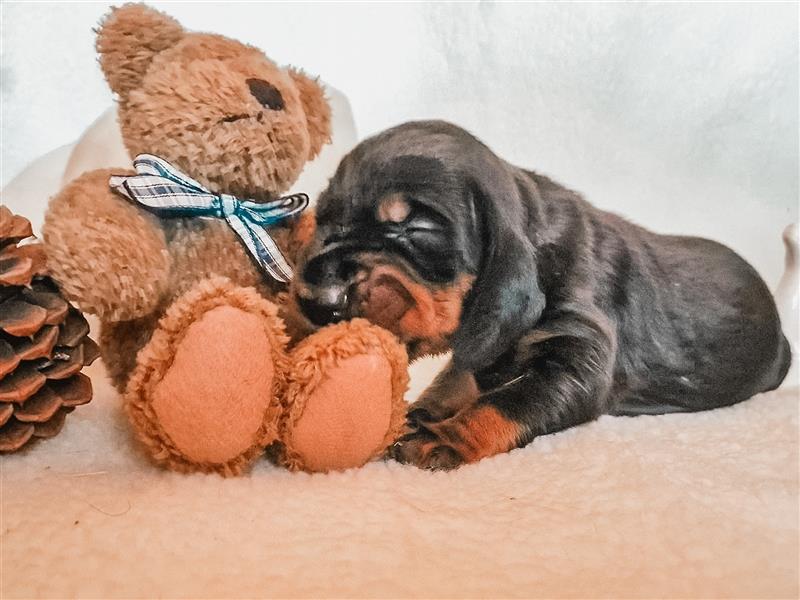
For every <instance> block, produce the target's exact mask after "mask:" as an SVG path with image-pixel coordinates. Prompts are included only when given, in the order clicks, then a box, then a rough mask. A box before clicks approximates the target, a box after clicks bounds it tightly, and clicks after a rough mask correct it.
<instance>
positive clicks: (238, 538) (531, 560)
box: [0, 363, 798, 598]
mask: <svg viewBox="0 0 800 600" xmlns="http://www.w3.org/2000/svg"><path fill="white" fill-rule="evenodd" d="M102 369H103V367H102V364H99V363H97V364H95V365H94V366H93V367H92V368H91V369H90V373H91V374H92V375H93V378H94V379H95V382H96V397H95V400H94V401H93V402H92V404H90V405H88V406H85V407H81V408H79V409H78V410H77V411H76V412H75V413H73V414H71V415H69V417H68V419H67V424H66V427H65V430H64V431H63V432H62V433H61V434H60V435H59V436H58V437H57V438H55V439H53V440H51V441H49V442H47V443H42V444H37V445H36V446H35V447H34V448H32V449H30V450H29V451H27V452H26V453H24V454H21V455H15V456H10V457H6V458H4V459H2V506H1V508H2V526H1V528H0V531H1V532H2V558H1V559H0V565H1V566H2V582H1V583H0V597H3V598H17V597H59V598H61V597H80V598H100V597H103V598H117V597H120V598H122V597H126V598H130V597H143V596H147V597H156V596H158V597H226V598H233V597H259V596H293V597H312V596H313V597H320V596H339V597H342V596H347V597H352V596H370V597H387V596H394V597H397V596H403V597H409V596H417V597H419V596H427V597H431V596H450V597H500V596H506V597H512V596H513V597H583V598H594V597H746V598H754V597H785V598H788V597H797V595H798V419H797V417H798V392H797V389H796V388H795V389H790V390H787V391H782V392H775V393H771V394H766V395H762V396H760V397H757V398H755V399H753V400H751V401H748V402H746V403H743V404H740V405H738V406H735V407H733V408H729V409H722V410H718V411H715V412H711V413H701V414H695V415H672V416H661V417H639V418H636V419H624V418H616V419H615V418H611V417H605V418H603V419H601V420H600V421H598V422H596V423H593V424H590V425H587V426H584V427H580V428H577V429H573V430H569V431H566V432H563V433H560V434H556V435H552V436H549V437H545V438H540V439H539V440H537V441H536V442H535V443H534V444H532V445H531V446H529V447H527V448H525V449H522V450H518V451H515V452H512V453H510V454H507V455H502V456H498V457H495V458H492V459H489V460H485V461H483V462H481V463H479V464H477V465H473V466H467V467H464V468H462V469H460V470H458V471H456V472H452V473H427V472H422V471H418V470H415V469H414V468H412V467H404V466H401V465H398V464H394V463H373V464H370V465H368V466H367V467H365V468H362V469H360V470H355V471H350V472H346V473H338V474H330V475H307V474H303V473H289V472H287V471H285V470H283V469H280V468H277V467H272V466H270V465H269V464H267V463H262V464H260V465H259V466H258V467H257V468H256V470H255V471H254V472H253V473H252V474H251V475H250V476H246V477H243V478H239V479H227V480H226V479H222V478H220V477H218V476H215V475H211V476H203V475H192V476H186V475H179V474H172V473H166V472H163V471H160V470H158V469H156V468H153V467H151V466H150V465H149V464H148V463H147V462H146V461H145V460H144V459H143V457H142V455H141V454H139V453H138V452H137V451H136V449H135V448H134V447H133V445H132V440H131V435H130V431H129V428H128V427H127V423H126V422H125V421H124V418H123V414H122V410H121V407H120V402H119V399H118V397H117V396H116V394H115V393H114V392H113V391H112V390H111V388H110V387H109V386H108V385H107V384H106V383H104V381H103V372H102ZM417 379H418V380H419V377H418V378H417ZM416 383H418V385H417V386H415V387H416V388H418V387H419V381H417V382H416Z"/></svg>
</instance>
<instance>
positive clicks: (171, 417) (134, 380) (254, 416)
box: [125, 278, 287, 475]
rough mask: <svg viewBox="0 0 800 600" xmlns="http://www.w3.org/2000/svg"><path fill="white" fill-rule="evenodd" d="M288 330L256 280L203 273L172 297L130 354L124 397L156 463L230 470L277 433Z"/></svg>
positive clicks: (251, 457) (242, 464)
mask: <svg viewBox="0 0 800 600" xmlns="http://www.w3.org/2000/svg"><path fill="white" fill-rule="evenodd" d="M286 343H287V338H286V335H285V333H284V330H283V322H282V320H281V319H280V317H278V316H277V307H276V306H275V305H274V304H273V303H272V302H269V301H268V300H266V299H264V297H263V296H261V295H260V294H258V292H256V290H254V289H253V288H242V287H238V286H236V285H234V284H233V283H232V282H231V281H230V280H228V279H225V278H212V279H208V280H204V281H202V282H201V283H199V284H198V285H197V286H195V287H194V288H193V289H191V290H190V291H189V292H187V293H186V294H184V295H183V296H181V297H179V298H178V299H177V300H176V301H175V302H174V303H173V304H172V305H171V306H170V308H169V309H168V310H167V312H166V314H165V315H164V317H163V318H162V319H161V321H160V322H159V325H158V328H157V329H156V330H155V332H154V333H153V336H152V338H151V339H150V341H149V342H148V343H147V345H146V346H145V347H144V348H142V350H141V351H140V352H139V355H138V357H137V366H136V369H135V370H134V372H133V375H132V376H131V379H130V381H129V382H128V387H127V390H126V393H125V405H126V408H127V411H128V415H129V416H130V419H131V422H132V423H133V426H134V429H135V430H136V433H137V435H138V437H139V439H140V440H141V441H142V442H144V444H145V446H146V447H147V449H148V450H149V452H150V454H151V455H152V457H153V458H154V459H155V460H156V461H157V462H159V463H162V464H165V465H166V466H168V467H170V468H173V469H176V470H180V471H206V472H218V473H221V474H223V475H235V474H238V473H240V472H241V471H242V470H244V469H245V468H246V467H247V466H248V465H249V464H250V463H251V462H252V461H253V460H254V459H255V458H256V457H257V456H258V455H259V454H261V451H262V450H263V448H264V447H265V446H266V445H267V444H269V443H271V442H273V441H274V440H275V438H276V436H277V426H278V417H279V415H280V413H281V405H280V400H281V398H282V397H283V392H284V390H285V377H284V374H285V372H286V368H287V358H286V354H285V350H284V349H285V346H286Z"/></svg>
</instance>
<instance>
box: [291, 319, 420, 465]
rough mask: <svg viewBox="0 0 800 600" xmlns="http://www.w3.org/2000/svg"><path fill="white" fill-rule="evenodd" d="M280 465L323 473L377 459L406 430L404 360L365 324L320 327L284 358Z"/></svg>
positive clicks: (389, 340) (393, 343)
mask: <svg viewBox="0 0 800 600" xmlns="http://www.w3.org/2000/svg"><path fill="white" fill-rule="evenodd" d="M289 364H290V370H289V374H288V379H289V387H288V390H287V394H286V400H285V403H286V405H285V406H286V408H285V412H284V416H283V419H282V420H281V425H280V438H281V441H282V442H283V451H282V457H281V462H282V463H283V464H285V465H286V466H287V467H289V468H290V469H293V470H296V469H303V470H306V471H328V470H332V469H343V468H345V467H348V466H358V465H363V464H364V463H366V462H367V461H368V460H370V459H372V458H376V457H379V456H382V455H383V454H384V452H385V451H386V448H388V447H389V445H390V444H392V443H393V442H394V441H395V440H397V438H398V437H399V436H400V434H401V433H402V431H403V428H404V426H405V420H406V419H405V413H406V410H405V403H404V402H403V395H404V393H405V391H406V389H407V388H408V355H407V354H406V351H405V348H404V347H403V346H402V345H401V344H399V343H398V342H397V339H396V338H395V337H394V336H393V335H392V334H390V333H389V332H388V331H386V330H385V329H382V328H380V327H377V326H375V325H372V324H370V323H369V322H368V321H365V320H364V319H354V320H352V321H344V322H342V323H337V324H335V325H331V326H329V327H325V328H323V329H321V330H320V331H318V332H316V333H315V334H313V335H311V336H309V337H307V338H305V339H304V340H302V341H301V342H300V343H299V344H298V345H297V347H295V348H294V349H293V350H292V352H291V354H290V356H289Z"/></svg>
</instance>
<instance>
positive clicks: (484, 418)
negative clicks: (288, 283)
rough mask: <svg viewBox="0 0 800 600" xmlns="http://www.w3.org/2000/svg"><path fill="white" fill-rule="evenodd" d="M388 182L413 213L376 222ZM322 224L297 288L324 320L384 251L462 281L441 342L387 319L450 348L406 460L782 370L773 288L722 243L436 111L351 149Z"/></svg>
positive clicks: (726, 388)
mask: <svg viewBox="0 0 800 600" xmlns="http://www.w3.org/2000/svg"><path fill="white" fill-rule="evenodd" d="M398 193H399V194H402V197H403V198H404V199H405V200H406V201H407V202H408V205H409V208H410V212H409V214H408V215H407V217H406V218H405V219H404V220H403V221H402V222H393V221H390V222H380V221H379V220H377V218H376V214H377V213H376V211H377V210H378V203H379V202H380V200H381V199H382V198H385V197H386V196H387V194H398ZM317 219H318V224H317V231H316V236H315V239H314V241H313V243H312V244H311V245H310V246H309V247H308V249H307V253H306V255H305V257H303V258H302V259H301V265H300V266H299V268H298V272H299V273H300V274H301V280H300V281H299V282H298V285H297V286H296V290H299V291H296V293H297V294H298V298H299V300H300V305H301V307H302V308H303V310H304V311H305V312H306V314H308V315H309V317H310V318H311V320H313V321H314V322H316V323H317V324H318V325H322V324H325V323H327V322H331V321H334V320H338V319H342V318H350V317H354V316H360V314H361V312H360V309H359V306H360V305H359V299H358V298H357V295H358V292H357V290H358V289H360V288H358V287H357V280H360V281H363V279H364V278H365V277H366V276H368V273H369V271H370V270H371V269H373V268H375V266H376V265H379V264H383V265H386V264H388V265H392V266H393V268H396V269H400V270H402V272H403V273H405V274H406V275H407V276H408V278H409V279H410V280H413V281H414V282H416V283H417V284H419V285H421V286H425V289H428V290H430V291H431V293H433V292H435V291H436V290H439V291H441V290H446V289H449V288H448V286H452V285H454V284H455V282H456V281H457V280H459V278H463V277H467V278H469V281H472V282H473V283H472V286H471V289H470V290H469V291H468V292H467V293H466V295H465V297H464V298H463V304H462V305H461V306H460V307H459V317H460V318H459V319H458V321H457V324H456V325H455V326H454V327H453V328H452V330H446V331H445V330H443V331H442V336H441V337H442V339H443V340H444V346H442V345H441V344H438V345H437V344H430V343H428V342H429V340H427V339H426V338H425V336H422V337H420V336H417V337H415V334H414V332H409V331H405V330H404V329H403V325H402V322H401V323H400V324H398V325H397V327H396V328H395V329H394V330H395V332H396V333H398V335H400V337H401V339H403V341H404V342H406V344H407V345H408V347H409V350H410V352H411V354H412V356H413V355H415V354H418V353H421V352H426V351H440V350H444V349H447V348H446V347H449V348H450V349H452V352H453V359H452V361H451V363H450V365H449V366H448V367H447V368H446V369H445V370H444V372H443V373H441V374H440V375H439V377H437V379H436V381H435V382H434V384H433V385H432V386H431V387H430V388H429V389H428V390H427V391H426V392H425V393H424V394H423V396H422V398H421V399H420V400H419V401H418V402H417V403H416V404H415V405H413V406H412V407H411V410H410V412H409V426H410V432H409V434H408V435H407V436H405V438H403V440H402V441H401V442H400V443H399V444H398V445H397V446H396V447H395V450H394V454H395V456H396V457H397V458H398V459H400V460H403V461H405V462H411V463H414V464H417V465H419V466H422V467H428V468H453V467H455V466H458V465H459V464H461V463H463V462H469V461H474V460H479V459H480V458H482V457H484V456H488V455H491V454H495V453H498V452H503V451H507V450H510V449H511V448H514V447H519V446H523V445H525V444H527V443H529V442H530V441H531V440H532V439H533V438H534V437H536V436H539V435H543V434H547V433H551V432H554V431H557V430H560V429H564V428H566V427H570V426H573V425H578V424H580V423H583V422H586V421H589V420H591V419H594V418H596V417H598V416H599V415H601V414H604V413H611V414H616V415H637V414H656V413H665V412H675V411H697V410H705V409H711V408H716V407H719V406H725V405H729V404H734V403H736V402H740V401H742V400H744V399H746V398H749V397H751V396H752V395H754V394H756V393H758V392H763V391H765V390H771V389H774V388H775V387H777V386H778V385H779V384H780V382H781V381H782V380H783V378H784V376H785V374H786V372H787V370H788V367H789V362H790V351H789V345H788V343H787V341H786V339H785V338H784V336H783V334H782V333H781V326H780V322H779V318H778V313H777V310H776V307H775V304H774V301H773V299H772V296H771V295H770V292H769V290H768V289H767V287H766V285H765V284H764V282H763V281H762V280H761V278H760V277H759V276H758V274H757V273H756V272H755V270H754V269H753V268H752V267H751V266H750V265H749V264H748V263H747V262H745V261H744V260H743V259H742V258H740V257H739V256H738V255H737V254H735V253H734V252H733V251H732V250H730V249H728V248H726V247H725V246H723V245H721V244H718V243H716V242H712V241H709V240H705V239H700V238H694V237H683V236H672V235H658V234H655V233H652V232H650V231H647V230H646V229H643V228H641V227H638V226H636V225H633V224H631V223H629V222H627V221H625V220H624V219H622V218H620V217H618V216H616V215H613V214H610V213H607V212H604V211H601V210H598V209H596V208H594V207H593V206H591V205H590V204H588V203H587V202H585V201H584V200H583V199H582V198H581V197H580V196H579V195H578V194H577V193H575V192H573V191H571V190H568V189H567V188H565V187H563V186H561V185H559V184H557V183H555V182H553V181H551V180H550V179H548V178H546V177H544V176H542V175H539V174H537V173H534V172H532V171H527V170H523V169H520V168H517V167H514V166H512V165H510V164H508V163H506V162H505V161H503V160H502V159H500V158H499V157H497V156H496V155H495V154H494V153H492V152H491V150H489V148H487V147H486V146H485V145H483V144H482V143H481V142H480V141H478V140H477V139H476V138H474V137H473V136H472V135H470V134H469V133H467V132H466V131H464V130H462V129H460V128H458V127H456V126H454V125H451V124H448V123H445V122H439V121H427V122H413V123H407V124H404V125H400V126H398V127H395V128H393V129H390V130H387V131H385V132H383V133H381V134H379V135H377V136H375V137H372V138H370V139H368V140H366V141H365V142H363V143H362V144H360V145H359V146H358V147H357V148H355V149H354V150H353V151H352V152H351V153H350V154H349V155H348V156H347V157H345V159H344V160H343V161H342V163H341V165H340V166H339V168H338V170H337V172H336V174H335V175H334V177H333V178H332V180H331V182H330V185H329V187H328V188H327V190H326V191H325V192H324V193H323V194H322V196H321V197H320V199H319V204H318V208H317ZM381 324H382V325H386V324H385V323H381Z"/></svg>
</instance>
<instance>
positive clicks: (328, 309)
mask: <svg viewBox="0 0 800 600" xmlns="http://www.w3.org/2000/svg"><path fill="white" fill-rule="evenodd" d="M298 303H299V304H300V310H302V311H303V314H304V315H305V316H306V317H308V320H309V321H311V322H312V323H314V325H317V326H319V327H323V326H324V325H329V324H331V323H338V322H339V321H341V320H343V319H344V318H345V310H346V309H347V292H346V291H344V290H339V289H323V290H315V293H314V295H313V296H312V297H311V298H303V297H302V296H300V297H298Z"/></svg>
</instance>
